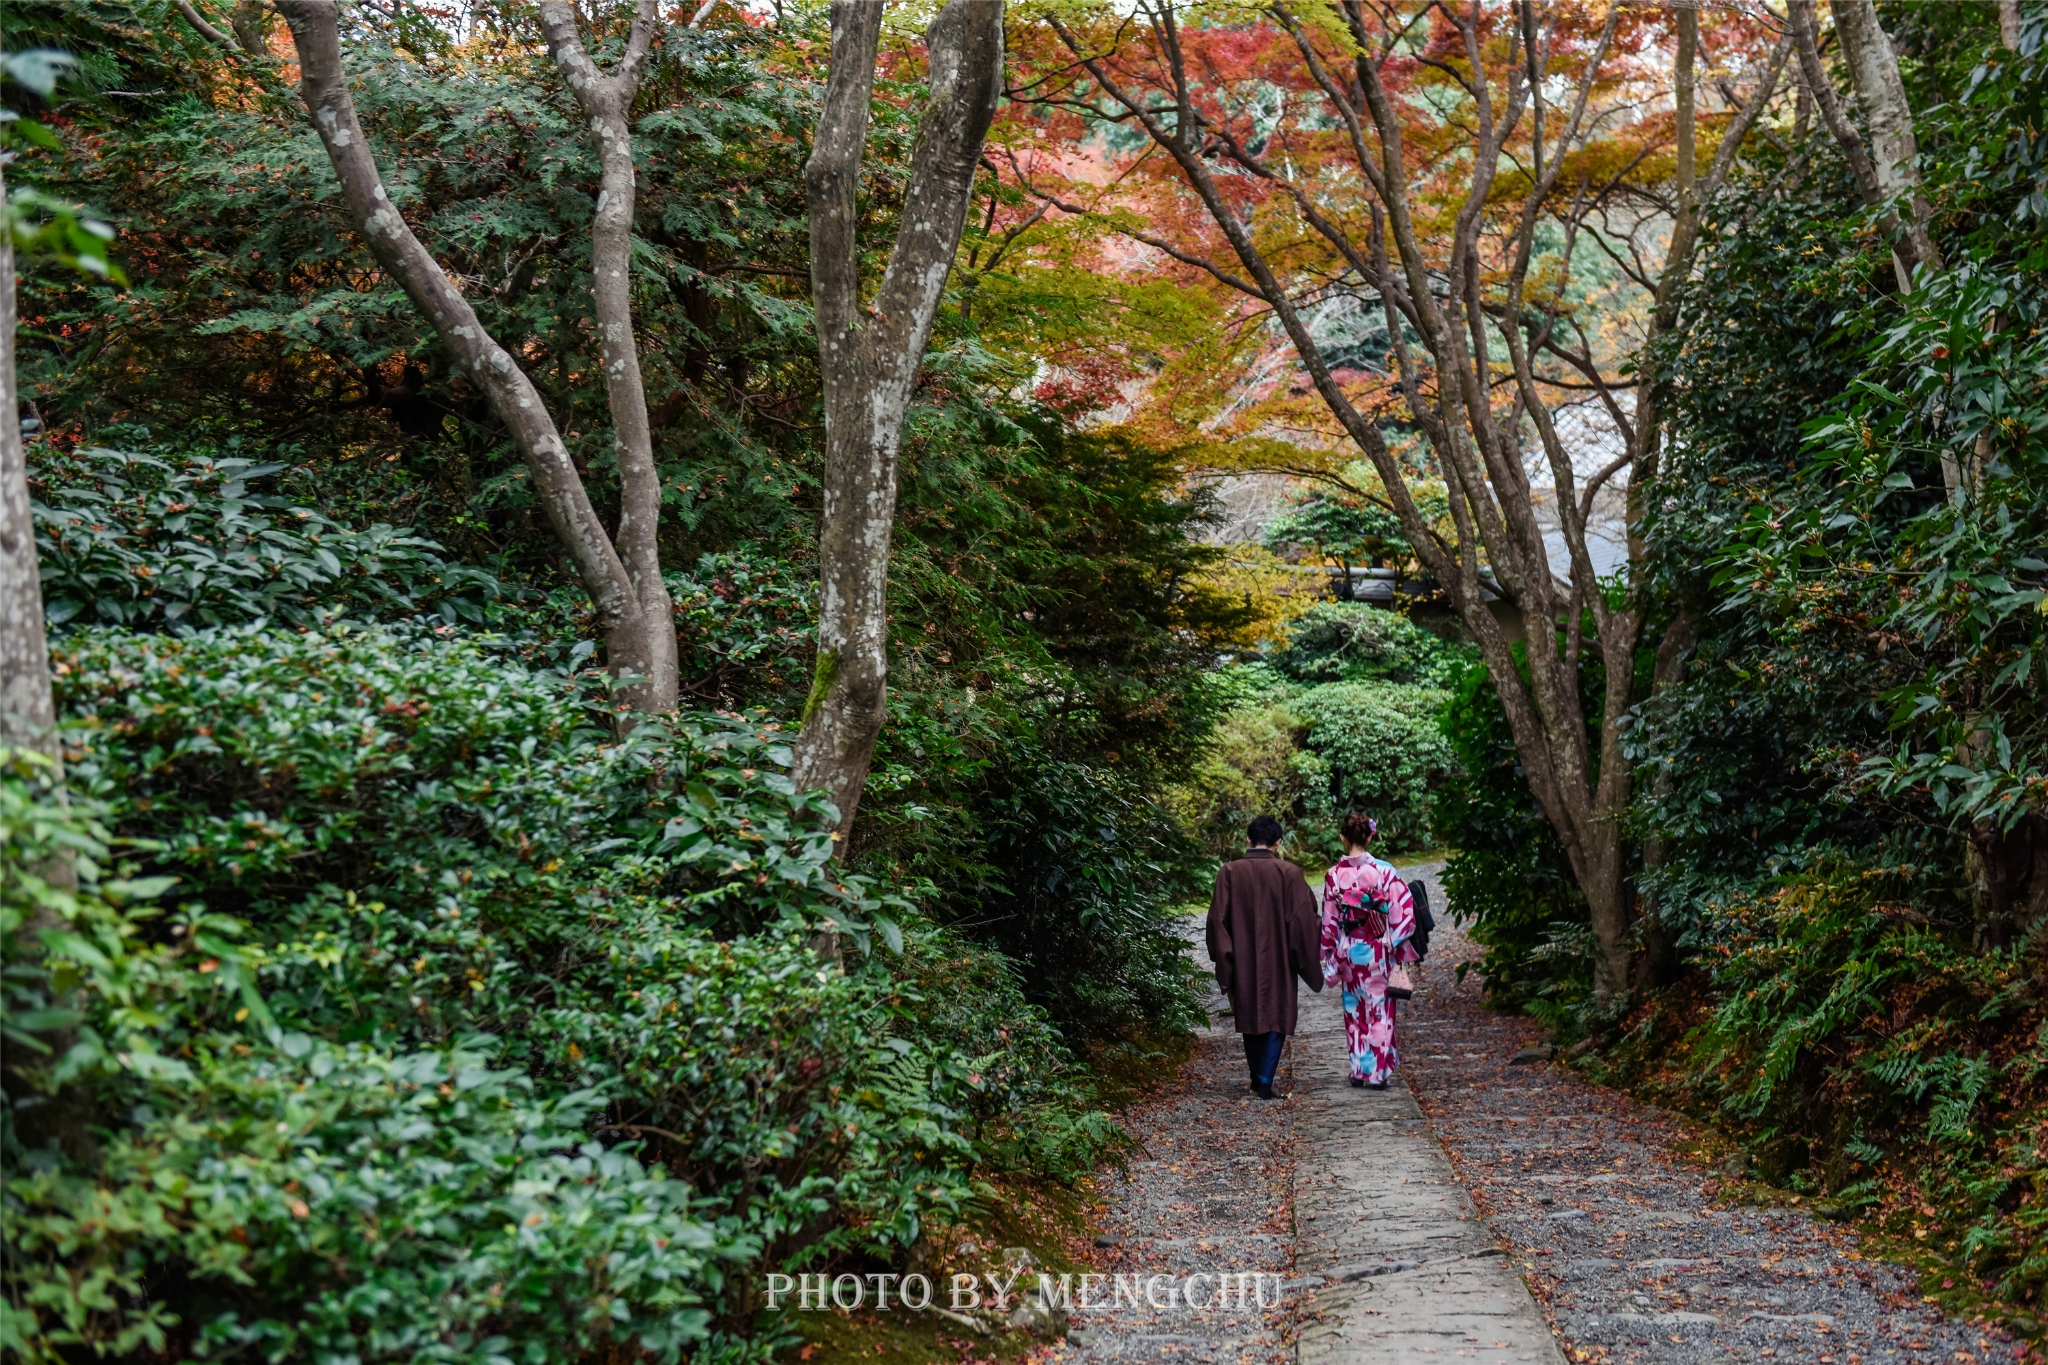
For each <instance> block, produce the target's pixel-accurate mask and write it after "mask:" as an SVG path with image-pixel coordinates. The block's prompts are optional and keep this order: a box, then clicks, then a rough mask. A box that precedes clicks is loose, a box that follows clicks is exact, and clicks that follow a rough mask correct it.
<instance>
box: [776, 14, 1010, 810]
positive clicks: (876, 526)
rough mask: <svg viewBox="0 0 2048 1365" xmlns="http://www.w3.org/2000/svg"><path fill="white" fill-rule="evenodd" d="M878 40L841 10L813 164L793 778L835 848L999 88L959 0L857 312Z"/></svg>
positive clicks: (945, 24) (861, 763) (881, 696)
mask: <svg viewBox="0 0 2048 1365" xmlns="http://www.w3.org/2000/svg"><path fill="white" fill-rule="evenodd" d="M881 36H882V7H881V6H880V5H878V4H872V3H867V2H866V0H839V3H835V4H834V5H833V6H832V70H831V74H830V77H829V79H828V81H827V83H826V87H825V102H824V108H823V109H822V111H821V112H820V114H819V118H818V129H817V135H816V138H815V140H814V142H813V144H812V149H811V157H810V160H809V161H808V162H807V163H806V164H805V166H804V189H805V193H806V198H807V201H808V204H809V208H810V216H811V293H812V297H813V299H814V301H815V303H816V306H817V317H818V358H819V366H820V369H821V370H822V372H823V375H824V383H825V478H824V494H825V509H824V521H823V524H822V526H821V527H820V529H819V537H818V575H819V586H820V591H821V596H820V603H819V615H818V661H817V668H816V672H815V674H814V676H813V678H812V682H811V692H810V697H809V699H808V700H807V701H806V702H805V704H804V715H803V728H802V730H801V731H800V732H799V733H798V735H797V739H796V744H795V765H794V771H793V776H794V777H795V780H796V784H797V786H798V787H799V788H803V789H807V790H810V789H817V788H823V789H824V790H825V791H826V792H827V793H828V794H829V795H830V796H831V798H832V801H833V804H834V805H836V806H837V807H838V808H839V840H840V847H841V849H844V848H845V846H846V843H845V841H846V836H847V834H848V832H849V831H850V830H851V828H852V825H853V817H854V812H855V811H856V809H857V808H858V807H859V805H860V795H861V789H862V787H863V786H864V785H865V784H866V782H867V775H868V766H869V764H870V763H871V762H872V761H873V759H874V751H875V740H876V738H877V736H879V735H880V734H881V730H882V722H883V719H884V716H885V711H886V705H887V698H888V671H889V659H888V645H889V632H888V591H889V544H890V538H891V535H892V533H893V531H894V529H895V521H896V463H897V448H898V445H899V443H900V441H901V439H902V435H903V420H904V415H905V413H906V412H907V411H908V409H909V407H910V398H911V393H912V391H913V389H914V388H915V385H916V382H917V373H918V370H919V368H920V367H921V366H922V365H923V363H924V348H925V343H926V341H927V339H928V338H929V337H930V335H931V327H932V320H933V318H934V317H935V316H936V315H937V313H938V306H939V299H940V296H941V294H942V292H943V291H944V289H945V285H946V277H947V274H948V273H949V272H950V270H951V269H952V265H953V255H954V253H955V251H956V250H958V248H959V245H960V233H961V230H962V227H963V226H964V224H965V222H966V216H967V201H968V197H969V194H970V192H971V191H972V189H973V185H974V175H975V169H976V167H977V166H978V165H979V164H980V160H981V144H982V139H983V137H984V136H985V135H986V134H987V132H988V125H989V121H990V119H991V118H993V117H994V115H995V106H996V98H997V95H998V94H999V92H1000V90H1001V80H1002V70H1003V6H1002V4H1001V3H1000V0H951V3H949V4H948V5H947V6H946V7H945V9H943V10H941V11H940V13H939V15H938V17H937V18H936V19H934V20H933V21H932V24H931V27H930V29H929V30H927V31H926V34H925V44H926V50H927V52H928V54H929V59H930V63H931V73H930V82H931V97H930V102H929V104H928V105H927V106H926V109H925V115H924V122H923V126H922V127H921V128H920V129H919V131H918V138H917V147H916V150H915V151H914V152H913V153H912V155H911V168H910V185H909V189H908V191H907V193H906V194H905V196H904V203H903V216H902V226H901V228H900V230H899V231H898V233H897V237H896V245H895V248H894V250H893V251H891V253H890V256H889V266H888V269H887V271H886V272H885V273H884V275H883V276H882V282H881V286H880V288H879V289H878V290H877V291H876V294H875V299H874V302H873V303H872V304H868V305H865V306H864V305H863V304H862V303H861V300H860V258H859V246H860V243H859V240H858V234H857V221H858V220H857V208H856V203H855V196H856V194H857V192H858V189H859V184H860V163H861V153H862V150H863V148H864V146H865V144H866V141H867V123H868V103H869V100H870V98H871V96H872V92H873V89H874V80H875V57H876V52H877V48H878V46H879V44H880V41H881Z"/></svg>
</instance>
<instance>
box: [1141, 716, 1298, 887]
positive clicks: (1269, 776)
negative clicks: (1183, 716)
mask: <svg viewBox="0 0 2048 1365" xmlns="http://www.w3.org/2000/svg"><path fill="white" fill-rule="evenodd" d="M1300 730H1301V718H1300V717H1299V716H1296V715H1295V714H1294V713H1293V712H1292V711H1290V710H1288V709H1287V707H1286V706H1284V705H1275V706H1262V707H1254V708H1247V709H1244V710H1238V711H1231V712H1228V713H1226V714H1225V715H1224V716H1223V717H1222V719H1220V720H1218V721H1217V722H1216V728H1215V729H1214V730H1213V731H1211V732H1210V735H1209V742H1208V745H1207V746H1206V747H1205V748H1204V749H1203V751H1202V754H1201V756H1200V757H1199V758H1198V759H1197V760H1196V761H1195V765H1194V769H1193V771H1192V772H1190V773H1189V774H1188V776H1187V779H1186V780H1185V781H1184V782H1181V783H1179V784H1177V785H1176V786H1175V787H1174V788H1173V789H1172V790H1171V791H1170V792H1169V793H1168V795H1167V805H1168V808H1169V809H1170V810H1171V811H1172V813H1173V815H1174V818H1175V819H1176V820H1178V821H1179V822H1180V824H1181V826H1182V828H1184V829H1187V830H1189V831H1191V832H1193V833H1194V835H1195V837H1196V838H1198V839H1199V840H1200V841H1201V844H1202V847H1203V849H1204V850H1205V851H1207V852H1208V853H1211V854H1213V855H1215V856H1216V857H1219V858H1231V857H1236V856H1237V855H1238V854H1239V853H1241V852H1243V850H1244V842H1245V827H1246V826H1247V825H1249V824H1250V823H1251V821H1252V818H1253V817H1254V816H1258V815H1274V816H1280V817H1283V818H1285V817H1291V816H1292V815H1293V814H1294V812H1295V811H1297V810H1299V809H1301V808H1302V805H1303V800H1304V796H1305V788H1304V782H1305V774H1304V771H1303V764H1302V761H1301V760H1302V758H1303V755H1302V753H1301V752H1300V750H1299V749H1298V748H1297V747H1296V737H1297V735H1298V734H1299V732H1300ZM1324 780H1325V781H1327V777H1325V779H1324Z"/></svg>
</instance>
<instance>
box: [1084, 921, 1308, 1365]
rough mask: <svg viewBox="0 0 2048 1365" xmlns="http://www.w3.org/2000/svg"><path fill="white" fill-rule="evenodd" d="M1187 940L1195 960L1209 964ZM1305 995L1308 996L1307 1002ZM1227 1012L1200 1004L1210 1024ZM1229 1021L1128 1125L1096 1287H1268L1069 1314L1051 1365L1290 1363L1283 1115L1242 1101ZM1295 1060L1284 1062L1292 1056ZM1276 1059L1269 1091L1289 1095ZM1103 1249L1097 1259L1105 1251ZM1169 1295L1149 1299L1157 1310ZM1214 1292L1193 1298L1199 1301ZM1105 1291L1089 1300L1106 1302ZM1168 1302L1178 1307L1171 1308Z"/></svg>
mask: <svg viewBox="0 0 2048 1365" xmlns="http://www.w3.org/2000/svg"><path fill="white" fill-rule="evenodd" d="M1191 927H1192V930H1193V933H1194V935H1195V936H1196V938H1197V940H1198V941H1197V943H1196V945H1195V956H1196V958H1197V960H1199V961H1200V962H1201V963H1202V965H1203V967H1204V969H1205V970H1206V969H1207V967H1208V955H1207V954H1206V953H1205V952H1203V950H1202V948H1201V945H1200V942H1199V935H1200V932H1201V922H1200V921H1199V920H1195V921H1192V922H1191ZM1303 994H1304V995H1306V992H1304V993H1303ZM1227 1008H1229V1006H1228V1005H1227V1004H1226V1003H1225V1002H1224V1001H1223V998H1222V997H1221V995H1219V994H1217V993H1216V992H1215V991H1214V990H1213V988H1212V989H1211V991H1210V1001H1209V1013H1210V1018H1211V1019H1212V1020H1216V1019H1218V1016H1219V1015H1221V1014H1222V1011H1223V1010H1225V1009H1227ZM1230 1023H1231V1021H1230V1019H1229V1018H1228V1016H1223V1017H1222V1018H1221V1019H1220V1021H1219V1022H1218V1023H1215V1024H1212V1026H1211V1027H1210V1028H1208V1029H1205V1030H1203V1031H1202V1032H1200V1033H1198V1034H1197V1035H1196V1038H1195V1052H1194V1056H1193V1057H1191V1058H1190V1059H1189V1060H1188V1062H1187V1064H1186V1065H1185V1066H1183V1067H1182V1068H1181V1071H1180V1075H1179V1076H1178V1077H1177V1078H1175V1079H1174V1080H1172V1081H1170V1082H1169V1083H1167V1084H1166V1085H1165V1086H1164V1087H1163V1088H1162V1089H1161V1090H1160V1092H1158V1093H1157V1094H1155V1095H1153V1096H1152V1097H1150V1098H1149V1099H1147V1100H1146V1101H1145V1102H1144V1103H1143V1104H1141V1105H1140V1106H1138V1108H1137V1109H1136V1110H1135V1112H1133V1113H1130V1114H1128V1115H1126V1116H1125V1120H1124V1126H1125V1128H1126V1129H1127V1130H1128V1131H1129V1132H1130V1133H1131V1135H1132V1136H1133V1137H1134V1138H1136V1139H1137V1142H1138V1149H1137V1150H1136V1151H1135V1152H1133V1153H1132V1155H1131V1159H1130V1161H1129V1163H1128V1165H1127V1167H1126V1169H1125V1170H1124V1171H1122V1172H1117V1171H1113V1170H1112V1171H1109V1172H1106V1173H1104V1174H1103V1175H1101V1176H1098V1177H1097V1189H1098V1191H1099V1192H1100V1193H1101V1194H1102V1195H1103V1196H1104V1197H1105V1198H1106V1199H1107V1200H1108V1203H1109V1208H1108V1210H1107V1212H1106V1213H1105V1215H1104V1216H1103V1218H1102V1220H1101V1221H1102V1229H1103V1233H1104V1236H1103V1237H1102V1238H1100V1239H1098V1242H1097V1246H1098V1250H1097V1251H1096V1252H1095V1256H1094V1261H1095V1268H1096V1269H1097V1270H1098V1271H1101V1272H1102V1273H1104V1274H1105V1275H1138V1274H1142V1275H1145V1276H1151V1275H1170V1276H1174V1277H1176V1278H1178V1277H1182V1276H1188V1275H1192V1274H1195V1273H1197V1272H1200V1273H1204V1274H1208V1275H1216V1274H1222V1273H1228V1274H1242V1273H1247V1272H1256V1273H1261V1274H1263V1275H1265V1277H1266V1278H1265V1281H1264V1294H1263V1298H1264V1301H1265V1303H1266V1304H1267V1305H1271V1306H1268V1307H1263V1308H1262V1307H1260V1306H1258V1303H1257V1300H1256V1299H1254V1300H1253V1302H1251V1303H1249V1304H1247V1305H1245V1306H1244V1307H1242V1308H1238V1307H1228V1308H1226V1307H1220V1306H1219V1307H1208V1308H1202V1309H1196V1308H1189V1307H1188V1306H1187V1305H1186V1304H1184V1303H1178V1302H1174V1303H1170V1304H1169V1306H1167V1307H1163V1308H1155V1307H1152V1306H1151V1305H1149V1304H1143V1305H1135V1306H1134V1305H1132V1304H1131V1303H1129V1302H1123V1303H1117V1304H1114V1305H1113V1306H1111V1307H1106V1308H1100V1309H1096V1310H1094V1311H1086V1310H1083V1309H1081V1308H1079V1307H1078V1306H1077V1307H1076V1308H1075V1310H1074V1312H1073V1328H1072V1331H1071V1332H1070V1334H1069V1336H1068V1339H1067V1340H1066V1341H1064V1342H1061V1343H1059V1344H1057V1345H1055V1346H1054V1347H1052V1348H1051V1350H1050V1351H1049V1352H1048V1353H1047V1357H1046V1358H1048V1359H1050V1360H1052V1361H1058V1362H1061V1365H1084V1363H1085V1365H1103V1363H1104V1362H1109V1361H1175V1362H1180V1361H1185V1362H1189V1365H1210V1363H1211V1362H1215V1363H1216V1365H1222V1362H1235V1363H1236V1365H1276V1363H1278V1362H1288V1361H1292V1359H1293V1354H1294V1348H1293V1338H1294V1328H1293V1323H1292V1314H1293V1312H1294V1305H1295V1303H1296V1301H1297V1300H1298V1298H1299V1295H1298V1294H1295V1293H1292V1292H1285V1293H1283V1291H1282V1282H1283V1281H1285V1280H1286V1279H1287V1278H1288V1277H1289V1276H1290V1275H1291V1273H1292V1267H1293V1263H1294V1195H1293V1182H1294V1149H1293V1144H1292V1140H1291V1137H1290V1128H1289V1123H1288V1119H1287V1111H1288V1107H1289V1106H1288V1105H1287V1104H1286V1103H1284V1102H1273V1101H1268V1100H1260V1099H1255V1098H1253V1097H1252V1095H1251V1093H1250V1089H1249V1086H1248V1085H1247V1084H1246V1077H1245V1064H1244V1049H1243V1045H1242V1044H1241V1043H1240V1042H1239V1041H1238V1037H1237V1034H1236V1033H1234V1032H1233V1031H1232V1030H1231V1027H1230ZM1290 1053H1291V1050H1290ZM1292 1077H1293V1058H1292V1056H1291V1055H1289V1056H1287V1057H1284V1058H1283V1059H1282V1061H1281V1064H1280V1074H1279V1075H1278V1077H1276V1079H1275V1088H1276V1089H1278V1090H1281V1091H1285V1090H1287V1089H1288V1088H1289V1087H1290V1086H1291V1084H1292ZM1105 1241H1106V1242H1108V1243H1109V1245H1107V1246H1104V1245H1102V1243H1103V1242H1105ZM1167 1289H1168V1287H1167V1286H1162V1287H1161V1292H1160V1294H1159V1297H1160V1298H1161V1299H1165V1298H1166V1297H1167ZM1213 1290H1214V1286H1213V1285H1205V1286H1203V1288H1202V1289H1200V1290H1198V1291H1197V1292H1198V1293H1200V1294H1201V1295H1202V1296H1203V1297H1204V1298H1207V1297H1209V1296H1210V1295H1211V1294H1213ZM1113 1294H1114V1288H1113V1286H1112V1288H1110V1289H1106V1290H1098V1292H1097V1295H1096V1297H1097V1299H1098V1300H1100V1299H1105V1298H1110V1297H1111V1296H1113ZM1175 1297H1177V1296H1175Z"/></svg>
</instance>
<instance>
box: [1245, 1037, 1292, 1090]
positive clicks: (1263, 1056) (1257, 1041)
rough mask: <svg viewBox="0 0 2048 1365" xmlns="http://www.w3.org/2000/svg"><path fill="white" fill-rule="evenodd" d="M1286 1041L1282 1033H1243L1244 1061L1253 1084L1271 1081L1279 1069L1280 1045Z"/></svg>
mask: <svg viewBox="0 0 2048 1365" xmlns="http://www.w3.org/2000/svg"><path fill="white" fill-rule="evenodd" d="M1286 1041H1287V1035H1286V1034H1284V1033H1247V1034H1245V1035H1244V1061H1245V1065H1246V1066H1249V1067H1250V1068H1251V1069H1252V1084H1253V1085H1271V1084H1272V1083H1273V1074H1274V1073H1275V1072H1277V1071H1278V1070H1279V1069H1280V1046H1281V1044H1283V1043H1285V1042H1286Z"/></svg>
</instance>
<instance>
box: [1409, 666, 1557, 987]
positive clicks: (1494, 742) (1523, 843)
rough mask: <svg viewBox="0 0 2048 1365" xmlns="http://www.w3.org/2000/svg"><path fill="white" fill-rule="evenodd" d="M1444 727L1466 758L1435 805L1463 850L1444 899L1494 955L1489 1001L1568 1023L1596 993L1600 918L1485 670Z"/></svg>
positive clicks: (1441, 825) (1460, 684) (1488, 966)
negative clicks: (1596, 921) (1532, 783)
mask: <svg viewBox="0 0 2048 1365" xmlns="http://www.w3.org/2000/svg"><path fill="white" fill-rule="evenodd" d="M1440 724H1441V726H1442V732H1443V735H1444V737H1445V739H1446V740H1447V742H1448V743H1449V745H1450V748H1451V750H1452V752H1453V754H1454V755H1455V756H1456V760H1457V767H1456V770H1455V771H1454V772H1452V773H1451V774H1450V775H1449V776H1447V777H1446V778H1445V780H1444V781H1443V782H1442V783H1440V784H1439V785H1438V787H1437V789H1436V792H1435V796H1434V798H1433V801H1432V815H1433V819H1434V828H1435V831H1436V834H1437V837H1439V838H1440V839H1442V840H1443V841H1444V842H1445V843H1446V844H1447V845H1449V846H1450V847H1451V848H1452V849H1453V850H1455V851H1454V852H1453V853H1452V854H1451V857H1450V861H1449V862H1448V863H1446V864H1445V866H1444V891H1445V893H1446V895H1447V897H1448V898H1449V901H1450V904H1451V907H1452V911H1453V913H1454V914H1456V915H1457V917H1458V921H1459V922H1460V923H1461V924H1463V925H1465V926H1467V929H1466V932H1467V933H1468V934H1470V935H1471V937H1472V939H1473V941H1474V942H1476V943H1478V944H1479V945H1480V946H1481V947H1483V948H1484V949H1485V950H1486V951H1485V954H1484V956H1483V957H1482V958H1481V960H1480V962H1479V964H1478V970H1479V971H1480V973H1481V975H1482V976H1483V977H1484V979H1485V982H1486V992H1487V997H1488V999H1489V1000H1490V1001H1492V1002H1493V1003H1494V1004H1496V1005H1500V1006H1503V1007H1506V1008H1510V1009H1521V1008H1526V1009H1529V1010H1530V1011H1531V1012H1532V1013H1535V1014H1537V1015H1539V1016H1540V1017H1543V1018H1545V1019H1546V1020H1547V1021H1548V1022H1550V1023H1551V1024H1552V1025H1553V1026H1556V1025H1558V1024H1561V1023H1564V1022H1566V1020H1567V1017H1568V1016H1569V1015H1571V1014H1572V1012H1573V1011H1574V1010H1576V1008H1577V1006H1578V1004H1579V1003H1580V1002H1581V1001H1582V1000H1584V999H1585V998H1586V996H1587V993H1588V992H1589V991H1590V989H1591V987H1592V980H1593V977H1592V956H1591V946H1592V939H1591V935H1592V917H1591V914H1590V912H1589V911H1588V909H1587V907H1586V901H1585V897H1584V896H1583V895H1582V894H1580V892H1579V889H1578V883H1577V881H1576V880H1575V879H1574V878H1573V876H1572V871H1571V862H1570V860H1569V859H1568V858H1567V857H1566V855H1565V851H1564V845H1563V843H1562V842H1561V841H1560V840H1559V839H1558V837H1557V831H1556V829H1555V828H1553V827H1552V825H1551V823H1550V819H1549V817H1548V816H1546V815H1545V814H1544V813H1543V808H1542V807H1541V806H1540V805H1538V804H1537V802H1536V798H1535V796H1534V795H1533V794H1532V793H1531V792H1530V790H1529V782H1528V779H1527V778H1526V777H1525V776H1524V774H1523V772H1522V761H1521V758H1520V756H1519V755H1518V754H1517V753H1516V752H1515V745H1514V739H1513V737H1512V736H1511V735H1510V733H1509V731H1508V718H1507V714H1506V712H1504V711H1503V710H1502V709H1501V705H1500V696H1499V694H1498V693H1496V692H1495V691H1494V687H1493V680H1492V678H1491V677H1489V676H1488V674H1487V672H1486V670H1485V668H1483V667H1479V666H1476V665H1475V666H1473V667H1471V668H1468V669H1466V670H1465V671H1464V673H1463V674H1462V675H1461V676H1460V677H1459V679H1458V681H1457V684H1456V686H1455V688H1454V689H1453V690H1452V692H1451V694H1450V697H1449V699H1448V701H1447V703H1446V704H1445V706H1444V708H1443V711H1442V714H1441V720H1440Z"/></svg>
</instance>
